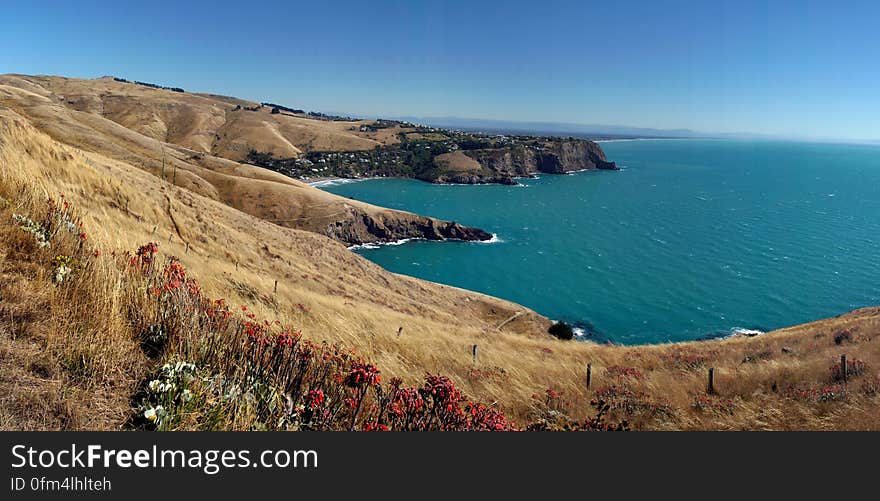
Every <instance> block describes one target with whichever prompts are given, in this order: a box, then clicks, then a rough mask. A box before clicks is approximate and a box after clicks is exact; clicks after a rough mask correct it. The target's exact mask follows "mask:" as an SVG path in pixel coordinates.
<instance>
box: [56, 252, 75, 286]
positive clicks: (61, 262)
mask: <svg viewBox="0 0 880 501" xmlns="http://www.w3.org/2000/svg"><path fill="white" fill-rule="evenodd" d="M53 262H54V264H55V271H54V272H53V273H52V281H53V282H55V284H61V283H62V282H64V279H65V278H66V277H67V275H69V274H70V272H71V271H73V267H74V265H75V264H76V261H75V260H74V259H73V258H72V257H70V256H64V255H58V256H55V259H54V260H53Z"/></svg>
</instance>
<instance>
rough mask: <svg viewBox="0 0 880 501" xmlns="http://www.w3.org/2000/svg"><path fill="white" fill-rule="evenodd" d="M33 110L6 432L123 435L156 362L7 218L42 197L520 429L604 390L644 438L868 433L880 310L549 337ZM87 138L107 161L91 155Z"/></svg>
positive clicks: (101, 233) (2, 190) (4, 124)
mask: <svg viewBox="0 0 880 501" xmlns="http://www.w3.org/2000/svg"><path fill="white" fill-rule="evenodd" d="M7 87H8V86H7ZM7 87H0V93H4V94H3V96H4V97H2V98H0V99H3V100H4V101H3V102H7V101H8V100H12V99H13V98H11V97H9V94H10V93H13V92H15V93H22V94H23V95H21V96H19V95H18V94H16V96H17V97H15V100H33V101H34V103H36V104H33V105H32V107H33V108H41V107H42V106H48V105H41V104H39V100H40V96H39V95H38V94H36V93H34V92H32V91H29V90H27V89H23V88H21V87H15V88H14V89H10V88H7ZM31 94H33V96H32V95H31ZM34 96H35V97H34ZM0 106H2V105H0ZM22 108H27V107H22ZM28 111H29V112H30V113H31V115H32V116H33V117H34V118H26V117H25V116H23V115H20V114H18V113H16V112H14V111H12V110H9V109H4V108H2V107H0V197H2V200H0V216H2V220H0V428H2V429H17V428H40V429H55V428H58V429H61V428H66V429H70V428H74V429H76V428H95V429H118V428H120V427H122V426H123V425H124V423H125V420H126V417H127V416H129V415H130V414H131V412H132V409H131V408H130V407H129V406H130V397H131V395H132V393H133V391H134V390H135V388H136V387H137V385H138V384H139V383H140V382H141V381H142V378H143V377H144V376H145V375H146V374H148V373H149V371H150V370H152V369H153V368H154V367H155V364H156V363H161V362H163V361H164V360H165V359H163V360H158V361H153V360H146V359H145V358H144V356H143V354H141V353H140V350H139V349H138V347H137V345H136V343H135V342H134V339H133V338H132V337H131V335H130V334H132V333H131V332H130V326H129V320H128V319H127V318H126V317H125V316H124V315H121V314H120V310H119V308H118V305H119V304H120V303H122V302H124V300H126V298H127V297H130V295H132V294H141V295H143V293H145V292H146V291H143V290H140V291H138V290H133V289H129V288H125V287H123V285H122V284H119V283H116V282H113V281H101V282H98V281H96V282H95V283H94V285H93V287H92V288H91V289H90V288H89V286H90V282H89V277H88V276H84V277H82V280H83V282H82V283H83V287H84V290H88V291H89V294H88V297H85V296H86V295H85V294H84V297H81V298H80V297H77V296H76V295H74V296H65V295H64V294H62V293H61V291H63V289H62V288H59V287H57V286H56V285H54V284H53V282H52V270H53V262H54V260H55V257H56V256H55V255H54V252H53V250H54V249H52V248H47V249H36V247H35V245H34V242H33V238H31V236H30V234H28V233H27V232H24V231H22V230H21V229H20V228H19V223H17V222H15V221H14V220H12V216H11V215H12V214H14V213H24V214H29V215H30V216H32V217H38V216H39V214H38V213H36V212H34V210H35V207H38V206H39V205H40V204H42V205H43V206H45V197H47V196H52V197H55V198H57V197H58V195H60V194H64V195H65V196H66V199H67V200H69V201H70V202H71V203H73V205H74V206H75V207H77V208H78V210H80V211H81V213H82V214H83V215H84V218H83V219H84V221H83V223H84V229H85V230H86V231H87V232H88V233H89V236H88V239H87V240H86V242H87V245H89V246H95V247H97V248H99V249H101V250H102V251H103V253H104V255H107V254H109V253H110V251H132V250H134V249H136V248H137V246H139V245H141V244H143V243H145V242H148V241H158V242H159V249H160V253H162V254H163V255H172V254H173V255H177V256H179V257H180V258H181V261H182V263H183V264H184V265H186V267H187V269H188V270H189V271H190V272H191V274H192V275H193V276H195V277H197V278H198V279H199V280H200V282H201V284H202V287H203V289H204V290H205V292H206V293H207V294H208V295H210V296H211V297H214V298H225V299H227V301H228V302H229V303H230V304H232V305H233V306H238V305H247V306H248V308H249V310H252V311H254V312H255V313H256V314H258V315H259V318H265V319H269V320H272V319H279V320H281V321H282V322H285V323H286V322H289V323H291V324H293V325H294V326H295V327H296V328H301V329H302V330H303V334H304V336H306V337H308V338H309V339H312V340H315V341H318V342H320V341H328V342H341V343H343V344H344V345H346V346H349V347H354V348H357V349H358V351H359V352H361V353H363V354H364V355H365V356H366V357H367V358H368V359H369V360H371V361H372V362H374V363H376V364H377V365H378V366H379V368H380V369H381V370H382V374H383V377H385V378H386V379H387V378H389V377H391V376H399V377H402V378H404V380H405V381H407V382H408V383H409V384H415V383H416V382H418V381H419V380H421V378H422V377H423V375H424V373H425V372H439V373H444V374H448V375H449V376H450V377H451V378H452V379H453V380H454V381H455V382H456V384H457V385H458V386H459V387H461V388H462V389H463V390H464V391H465V392H466V393H467V394H468V395H471V396H474V397H476V398H478V399H479V400H481V401H483V402H487V403H493V406H494V407H496V408H499V409H501V410H504V411H505V412H506V413H508V415H509V416H510V417H512V418H513V419H516V420H517V422H519V423H523V422H527V421H534V420H535V419H536V418H537V419H539V420H540V419H552V417H553V416H555V415H559V414H568V415H572V416H575V417H583V416H584V415H585V414H589V413H591V412H592V409H591V408H590V406H589V405H588V402H589V401H590V400H591V399H594V398H601V399H603V400H605V401H606V402H607V403H608V404H609V405H610V406H611V412H612V415H613V416H614V417H615V418H622V419H627V420H629V421H630V423H631V424H632V425H633V426H634V427H636V428H640V429H880V412H878V410H880V375H878V368H880V309H878V308H868V309H863V310H859V311H856V312H853V313H850V314H846V315H842V316H839V317H835V318H832V319H827V320H822V321H818V322H815V323H812V324H806V325H802V326H796V327H791V328H788V329H782V330H779V331H775V332H771V333H768V334H766V335H763V336H758V337H754V338H734V339H727V340H721V341H712V342H700V343H680V344H671V345H661V346H641V347H623V346H600V345H595V344H592V343H575V342H563V341H558V340H554V339H551V338H549V337H548V336H547V335H546V334H545V332H546V328H547V326H548V321H547V320H546V319H544V318H542V317H540V316H538V315H536V314H535V313H533V312H531V311H529V310H527V309H525V308H522V307H520V306H518V305H514V304H512V303H509V302H506V301H502V300H498V299H494V298H490V297H487V296H483V295H480V294H476V293H471V292H468V291H462V290H459V289H455V288H452V287H446V286H442V285H438V284H432V283H428V282H423V281H420V280H416V279H412V278H408V277H403V276H399V275H395V274H392V273H388V272H386V271H384V270H382V269H381V268H379V267H378V266H375V265H373V264H372V263H370V262H368V261H366V260H364V259H362V258H360V257H359V256H357V255H355V254H353V253H351V252H350V251H348V250H347V249H345V247H344V246H343V245H340V244H339V243H338V242H335V241H333V240H331V239H329V238H327V237H324V236H321V235H318V234H315V233H313V232H305V231H299V230H295V229H290V228H284V227H281V226H278V225H276V224H272V223H270V222H268V221H266V220H264V219H260V218H257V217H254V216H251V215H249V214H247V213H245V212H243V211H240V210H237V209H235V208H233V207H230V206H229V205H227V204H225V203H223V201H222V200H221V199H220V197H219V196H216V192H215V191H212V190H217V188H215V186H214V185H213V184H211V185H210V186H209V185H207V184H206V182H205V181H204V179H203V178H201V177H200V176H196V175H195V174H192V178H187V179H188V180H189V181H191V182H190V185H192V186H193V189H192V190H188V189H185V188H184V187H183V185H182V183H181V181H180V179H181V177H183V174H181V172H184V170H183V169H182V168H181V172H178V176H179V177H178V183H177V185H172V184H171V183H170V181H171V180H172V178H171V177H170V176H166V178H165V179H166V180H163V179H162V178H161V176H156V175H154V174H152V173H150V172H148V171H147V169H144V168H143V167H142V166H140V165H133V164H132V163H129V162H126V161H124V160H119V159H117V158H113V156H119V157H122V156H123V155H124V154H125V152H126V151H127V150H126V148H128V147H131V148H132V149H133V151H132V152H131V153H130V154H129V158H130V159H131V161H132V162H138V161H140V160H142V158H143V157H142V154H141V152H140V151H139V150H138V149H137V148H138V145H139V144H142V143H140V142H139V141H142V139H141V138H142V137H144V136H143V135H140V134H136V133H131V134H135V135H133V136H131V137H129V136H126V135H125V134H123V133H122V132H121V131H117V132H118V133H116V134H114V135H112V136H108V137H112V138H113V139H115V140H119V141H120V142H119V143H112V142H110V141H109V140H108V139H107V137H99V138H98V139H94V138H92V137H90V136H89V137H81V138H77V139H78V140H79V141H81V142H82V144H83V145H84V146H83V148H74V147H72V146H66V145H63V144H61V143H60V142H59V141H58V140H55V139H53V138H52V137H50V135H47V134H45V133H43V132H40V131H39V130H37V128H36V127H35V126H34V125H33V123H34V122H36V123H39V125H40V128H41V129H43V130H55V129H61V132H62V133H64V134H66V135H70V136H71V137H74V138H76V136H75V132H76V130H77V129H75V127H74V126H75V124H79V123H86V124H92V123H95V124H100V127H101V128H104V129H106V130H111V131H112V130H114V129H113V127H114V125H112V124H108V123H107V122H109V121H106V120H104V121H101V120H94V122H92V121H90V120H92V119H91V118H90V117H89V116H86V117H83V116H78V115H77V116H78V118H79V119H81V120H82V121H83V122H78V121H74V122H73V123H66V124H61V125H59V124H58V123H56V122H54V121H53V118H55V119H62V118H65V115H64V114H60V113H59V114H58V115H57V116H54V117H53V115H51V114H44V115H41V114H40V113H39V109H37V110H34V109H30V108H28ZM77 113H83V112H74V114H77ZM85 115H90V114H85ZM98 118H100V117H98ZM41 120H43V121H42V122H41ZM102 120H103V119H102ZM115 127H119V128H120V129H123V130H127V129H124V128H123V127H121V126H118V125H115ZM101 128H99V127H95V128H92V127H85V126H83V129H82V131H83V133H95V131H100V130H103V129H101ZM68 129H71V130H68ZM99 134H100V132H99ZM93 142H95V143H98V145H99V146H101V147H102V148H107V149H108V151H112V152H114V155H113V156H111V155H107V154H103V153H98V152H95V151H92V150H91V148H90V147H89V146H88V145H90V144H92V143H93ZM143 144H149V143H143ZM114 148H115V149H114ZM169 148H170V147H169ZM174 151H177V150H174ZM210 161H211V162H214V163H216V165H214V168H212V169H208V168H205V169H206V170H210V171H211V172H216V173H217V175H223V176H230V177H239V178H243V179H244V178H246V177H247V176H243V175H241V174H240V171H238V172H237V171H236V169H242V170H244V171H245V172H247V173H248V174H250V175H252V176H253V177H254V178H255V179H256V178H258V177H260V176H267V178H266V179H263V181H269V182H271V181H272V176H273V175H272V174H270V173H265V172H264V171H260V170H258V169H254V170H253V171H251V170H250V169H249V168H248V167H246V166H242V165H239V164H233V163H227V161H221V160H219V159H216V158H211V159H210ZM224 169H226V170H228V171H229V173H226V172H223V171H224ZM186 172H189V171H186ZM206 175H207V174H206ZM245 180H246V179H245ZM258 180H259V179H258ZM281 182H282V181H281V180H279V181H277V183H279V184H281ZM196 183H205V184H201V185H196ZM218 184H219V183H218ZM221 189H222V190H226V189H230V190H231V189H237V187H232V188H225V187H222V186H221ZM218 191H219V190H218ZM200 192H204V194H201V193H200ZM212 194H214V195H215V196H212ZM76 272H77V271H75V272H74V273H76ZM275 280H277V281H278V289H277V292H273V290H274V283H275ZM93 289H94V290H93ZM83 320H89V322H92V323H90V324H88V325H85V324H83V323H81V321H83ZM501 325H503V327H501V328H499V326H501ZM401 327H403V330H402V332H401V334H400V335H399V336H398V332H399V329H400V328H401ZM475 344H476V345H478V346H479V358H478V360H476V361H474V360H473V357H472V355H471V347H472V346H473V345H475ZM841 354H846V355H847V356H848V357H849V363H850V365H849V366H848V367H850V368H851V369H852V370H851V374H849V377H848V380H847V382H846V383H844V382H842V381H840V378H839V377H836V374H835V372H834V364H835V363H837V362H838V361H839V357H840V355H841ZM173 355H174V354H173V353H172V354H167V357H169V358H167V360H170V359H172V358H171V357H173ZM856 362H859V363H858V364H856ZM587 363H589V364H591V367H592V384H591V386H590V387H589V388H587V387H586V386H585V381H584V378H585V366H586V364H587ZM709 367H712V368H714V369H715V374H716V376H715V389H716V394H715V395H711V396H710V395H706V376H707V370H708V368H709ZM837 375H839V371H838V374H837ZM548 389H549V390H551V392H550V393H548V392H546V390H548ZM558 394H561V395H562V396H561V397H560V396H558ZM533 395H537V396H538V397H537V398H534V397H533ZM550 410H553V411H554V412H557V414H552V413H550V412H549V411H550ZM192 426H195V425H192Z"/></svg>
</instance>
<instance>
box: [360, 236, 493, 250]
mask: <svg viewBox="0 0 880 501" xmlns="http://www.w3.org/2000/svg"><path fill="white" fill-rule="evenodd" d="M416 241H419V242H468V243H474V244H498V243H502V242H504V240H501V238H499V237H498V234H497V233H493V234H492V238H490V239H489V240H459V239H457V238H447V239H446V240H428V239H427V238H401V239H400V240H392V241H391V242H367V243H365V244H357V245H349V246H348V250H360V249H368V250H373V249H379V248H382V247H394V246H397V245H403V244H405V243H409V242H416Z"/></svg>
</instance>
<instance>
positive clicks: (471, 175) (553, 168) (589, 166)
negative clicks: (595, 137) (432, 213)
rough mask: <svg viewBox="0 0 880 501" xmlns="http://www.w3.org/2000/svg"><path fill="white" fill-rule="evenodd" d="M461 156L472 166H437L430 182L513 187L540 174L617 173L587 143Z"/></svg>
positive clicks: (575, 141) (595, 147)
mask: <svg viewBox="0 0 880 501" xmlns="http://www.w3.org/2000/svg"><path fill="white" fill-rule="evenodd" d="M459 154H461V155H463V156H466V157H467V158H468V159H470V160H472V161H473V166H472V167H471V168H469V169H466V170H463V169H459V170H456V171H452V170H450V169H444V167H445V166H446V165H448V164H449V162H446V163H442V164H441V163H439V162H438V163H437V167H438V168H437V169H436V170H435V171H433V172H432V173H431V174H432V177H431V178H430V179H427V180H429V181H432V182H436V183H464V184H482V183H500V184H513V183H514V181H513V178H515V177H523V176H530V175H534V174H538V173H546V174H564V173H566V172H573V171H579V170H595V169H604V170H617V166H616V165H615V163H614V162H609V161H608V160H607V159H606V158H605V152H604V151H602V148H601V147H600V146H599V145H598V144H597V143H595V142H593V141H588V140H585V139H564V140H548V141H544V142H542V143H540V144H536V145H517V146H513V147H508V148H492V149H478V150H469V151H464V152H459ZM463 163H464V162H459V164H463Z"/></svg>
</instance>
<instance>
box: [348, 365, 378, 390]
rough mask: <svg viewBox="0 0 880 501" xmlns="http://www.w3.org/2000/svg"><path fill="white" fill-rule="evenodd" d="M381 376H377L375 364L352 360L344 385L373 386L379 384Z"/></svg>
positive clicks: (353, 386) (352, 386) (355, 386)
mask: <svg viewBox="0 0 880 501" xmlns="http://www.w3.org/2000/svg"><path fill="white" fill-rule="evenodd" d="M381 380H382V378H381V377H380V376H379V369H377V368H376V366H375V365H372V364H367V363H361V362H354V363H352V364H351V370H349V372H348V376H346V377H345V385H346V386H349V387H351V388H360V387H362V386H375V385H377V384H379V382H380V381H381Z"/></svg>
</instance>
